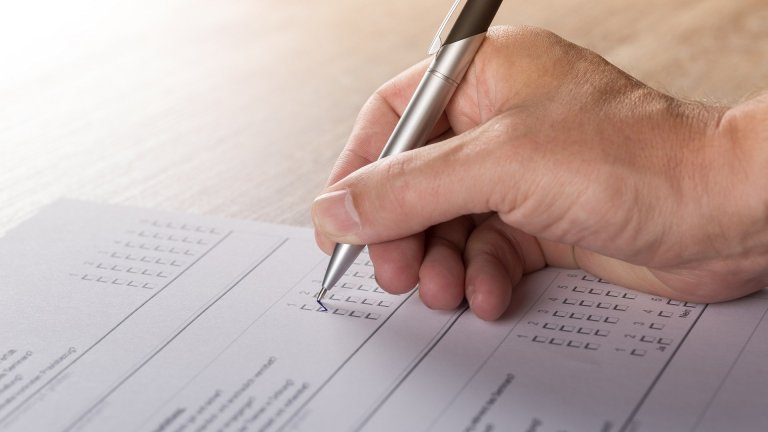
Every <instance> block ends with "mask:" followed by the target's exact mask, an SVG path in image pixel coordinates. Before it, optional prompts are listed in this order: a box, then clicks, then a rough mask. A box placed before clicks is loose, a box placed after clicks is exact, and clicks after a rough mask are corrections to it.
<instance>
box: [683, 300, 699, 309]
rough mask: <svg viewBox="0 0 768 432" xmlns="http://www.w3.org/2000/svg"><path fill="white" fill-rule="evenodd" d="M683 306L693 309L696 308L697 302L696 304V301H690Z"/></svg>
mask: <svg viewBox="0 0 768 432" xmlns="http://www.w3.org/2000/svg"><path fill="white" fill-rule="evenodd" d="M683 306H685V307H687V308H693V309H696V306H697V304H696V303H688V302H685V304H684V305H683Z"/></svg>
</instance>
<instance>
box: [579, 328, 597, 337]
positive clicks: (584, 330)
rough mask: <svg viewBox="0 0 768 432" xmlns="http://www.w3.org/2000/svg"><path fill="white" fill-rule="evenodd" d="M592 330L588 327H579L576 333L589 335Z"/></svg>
mask: <svg viewBox="0 0 768 432" xmlns="http://www.w3.org/2000/svg"><path fill="white" fill-rule="evenodd" d="M593 331H594V330H593V329H591V328H588V327H580V328H579V331H578V333H581V334H585V335H591V334H592V332H593Z"/></svg>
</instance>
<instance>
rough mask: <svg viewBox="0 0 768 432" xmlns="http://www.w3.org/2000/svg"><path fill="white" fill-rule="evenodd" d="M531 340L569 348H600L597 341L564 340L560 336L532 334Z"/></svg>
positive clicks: (591, 349)
mask: <svg viewBox="0 0 768 432" xmlns="http://www.w3.org/2000/svg"><path fill="white" fill-rule="evenodd" d="M531 340H532V341H533V342H538V343H548V344H550V345H557V346H568V347H571V348H584V349H587V350H590V351H596V350H597V349H598V348H600V344H599V343H594V342H582V341H577V340H565V339H562V338H548V337H544V336H534V337H533V338H532V339H531Z"/></svg>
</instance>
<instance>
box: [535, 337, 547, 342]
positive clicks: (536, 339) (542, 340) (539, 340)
mask: <svg viewBox="0 0 768 432" xmlns="http://www.w3.org/2000/svg"><path fill="white" fill-rule="evenodd" d="M532 340H533V341H534V342H538V343H544V342H546V341H547V338H545V337H543V336H534V337H533V339H532Z"/></svg>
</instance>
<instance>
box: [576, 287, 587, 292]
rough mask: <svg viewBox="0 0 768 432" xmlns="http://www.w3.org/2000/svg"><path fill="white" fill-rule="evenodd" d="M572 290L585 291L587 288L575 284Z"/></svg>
mask: <svg viewBox="0 0 768 432" xmlns="http://www.w3.org/2000/svg"><path fill="white" fill-rule="evenodd" d="M573 292H577V293H585V292H587V289H586V288H584V287H580V286H575V287H573Z"/></svg>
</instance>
